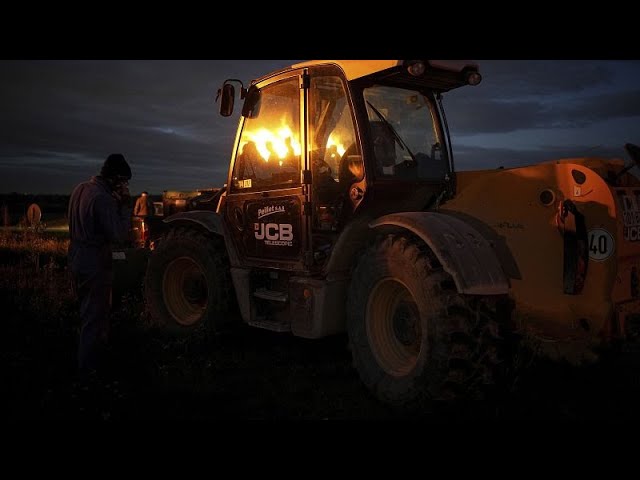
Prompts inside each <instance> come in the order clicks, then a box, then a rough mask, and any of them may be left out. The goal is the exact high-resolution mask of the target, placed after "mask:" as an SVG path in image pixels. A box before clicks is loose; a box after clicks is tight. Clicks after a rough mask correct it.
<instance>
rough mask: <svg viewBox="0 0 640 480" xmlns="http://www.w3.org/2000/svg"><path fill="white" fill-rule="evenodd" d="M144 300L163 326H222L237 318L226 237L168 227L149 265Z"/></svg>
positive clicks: (179, 332) (208, 329)
mask: <svg viewBox="0 0 640 480" xmlns="http://www.w3.org/2000/svg"><path fill="white" fill-rule="evenodd" d="M145 302H146V308H147V312H148V313H149V315H150V318H151V321H152V323H153V325H155V326H157V327H159V328H160V330H161V331H163V332H166V333H169V334H172V335H175V336H186V335H190V334H193V333H196V332H198V333H200V332H202V333H205V334H210V333H216V332H217V331H219V330H220V328H221V327H222V326H223V325H226V324H227V323H229V322H230V321H231V320H232V319H233V318H232V317H233V313H234V306H235V305H236V300H235V294H234V292H233V286H232V282H231V274H230V271H229V261H228V257H227V253H226V250H225V245H224V241H223V240H222V239H221V238H219V237H216V236H213V235H206V234H204V233H201V232H199V231H196V230H194V229H188V228H187V229H185V228H176V229H173V230H170V231H169V232H168V233H166V234H165V235H164V236H163V237H162V239H161V240H160V242H159V243H158V246H157V247H156V249H155V250H154V251H153V253H152V255H151V257H150V259H149V263H148V265H147V271H146V275H145Z"/></svg>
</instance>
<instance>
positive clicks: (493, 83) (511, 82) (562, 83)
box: [467, 60, 616, 97]
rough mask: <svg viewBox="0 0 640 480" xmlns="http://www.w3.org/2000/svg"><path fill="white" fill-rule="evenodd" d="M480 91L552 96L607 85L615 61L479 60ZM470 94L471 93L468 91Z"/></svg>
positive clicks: (610, 79) (612, 76) (505, 94)
mask: <svg viewBox="0 0 640 480" xmlns="http://www.w3.org/2000/svg"><path fill="white" fill-rule="evenodd" d="M478 63H479V65H480V71H481V72H482V74H483V77H484V80H483V83H482V84H480V86H479V87H478V89H479V90H482V89H488V90H491V91H492V92H493V91H495V92H496V94H499V95H501V96H508V97H510V96H514V95H552V94H559V93H566V92H572V93H576V92H581V91H583V90H586V89H589V88H593V87H600V86H606V85H610V84H611V83H612V82H613V81H614V79H615V73H614V71H615V70H614V69H615V66H616V65H615V63H614V62H598V61H590V60H482V61H479V62H478ZM467 93H468V94H470V95H472V94H473V92H467Z"/></svg>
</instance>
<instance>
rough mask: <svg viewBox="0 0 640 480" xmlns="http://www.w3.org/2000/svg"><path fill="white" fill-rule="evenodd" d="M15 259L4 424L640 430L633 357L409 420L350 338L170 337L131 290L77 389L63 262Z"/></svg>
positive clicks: (554, 368) (0, 339) (245, 333)
mask: <svg viewBox="0 0 640 480" xmlns="http://www.w3.org/2000/svg"><path fill="white" fill-rule="evenodd" d="M11 258H13V257H4V260H3V263H2V264H0V304H1V305H2V315H0V318H1V319H2V320H1V322H2V326H1V329H2V335H0V378H2V383H3V388H2V390H3V392H4V394H3V396H2V403H3V405H2V409H1V411H2V416H3V418H2V422H3V423H14V422H17V423H24V422H37V423H42V422H62V423H69V422H86V421H96V422H101V423H124V422H127V423H130V422H153V423H158V422H228V421H233V422H237V421H258V422H264V421H269V422H271V421H276V422H281V421H324V420H329V421H331V420H334V421H335V420H338V421H345V420H346V421H397V422H406V421H411V422H413V421H420V422H427V423H434V424H435V423H475V422H487V421H488V422H492V423H496V422H504V423H505V424H507V425H508V424H521V423H523V422H525V423H532V424H537V425H539V424H546V423H557V422H558V421H560V422H580V423H585V424H587V423H588V424H593V422H596V423H598V424H601V423H614V424H628V423H629V422H637V421H638V420H640V415H639V414H638V401H639V400H640V362H639V361H638V359H637V356H635V355H633V356H632V355H626V356H623V357H620V358H617V359H615V360H611V361H608V362H605V363H602V364H598V365H594V366H590V367H584V368H581V369H577V368H570V367H567V366H564V365H558V364H551V363H549V362H544V361H538V362H536V363H534V364H533V365H532V366H531V367H530V368H529V369H528V370H527V371H526V372H525V373H524V374H523V376H522V377H521V379H520V381H519V382H518V384H517V385H516V388H515V389H514V391H512V392H509V393H508V394H506V395H504V396H503V397H501V398H500V399H498V400H495V401H492V402H489V403H483V404H474V405H473V406H464V407H462V408H461V409H459V410H457V411H446V412H445V411H440V412H436V413H434V412H431V413H428V412H425V413H424V414H412V415H408V414H406V413H403V412H399V411H395V410H393V409H392V408H390V407H388V406H386V405H384V404H381V403H379V402H378V401H377V400H375V399H374V398H373V396H372V395H371V394H370V393H369V392H368V391H367V390H366V389H365V388H364V387H363V385H362V384H361V382H360V380H359V378H358V375H357V373H356V371H355V370H354V369H353V368H352V365H351V358H350V352H349V350H348V348H347V338H346V336H345V335H338V336H334V337H330V338H325V339H321V340H306V339H301V338H296V337H293V336H290V335H287V334H282V333H274V332H269V331H265V330H260V329H255V328H250V327H245V326H238V327H237V328H234V329H232V330H230V331H228V332H226V333H224V334H222V335H219V336H217V337H215V338H209V339H204V338H193V339H190V340H181V341H177V340H169V339H164V338H162V337H161V336H160V335H158V334H157V332H154V331H153V330H150V329H149V328H148V326H147V324H146V322H145V319H144V313H143V312H144V305H143V301H142V297H141V293H140V291H139V290H135V289H134V290H131V291H130V292H129V293H127V294H126V295H125V296H124V297H123V299H122V302H121V303H120V305H119V306H118V307H117V308H116V309H115V311H114V314H113V321H112V336H111V364H112V365H113V369H112V372H111V373H110V375H109V378H106V379H103V380H97V381H95V382H94V383H92V384H90V385H88V386H86V385H81V384H79V383H78V382H77V380H76V378H75V353H76V339H77V330H78V325H79V319H78V314H77V309H76V305H75V303H74V301H73V298H72V296H71V292H70V289H69V283H68V277H67V271H66V267H65V265H64V262H61V261H54V260H51V261H49V262H47V261H46V260H45V259H39V260H38V261H37V265H36V264H34V263H33V259H31V260H30V259H25V258H20V259H18V260H17V261H11Z"/></svg>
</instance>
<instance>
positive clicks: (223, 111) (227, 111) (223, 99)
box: [218, 83, 236, 117]
mask: <svg viewBox="0 0 640 480" xmlns="http://www.w3.org/2000/svg"><path fill="white" fill-rule="evenodd" d="M235 93H236V91H235V89H234V88H233V85H231V84H230V83H225V84H224V85H222V88H221V89H220V90H218V97H220V115H222V116H223V117H229V116H231V114H232V113H233V101H234V97H235Z"/></svg>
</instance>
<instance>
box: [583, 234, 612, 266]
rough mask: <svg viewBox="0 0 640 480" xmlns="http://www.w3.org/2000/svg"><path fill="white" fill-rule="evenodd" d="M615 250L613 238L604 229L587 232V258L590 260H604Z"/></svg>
mask: <svg viewBox="0 0 640 480" xmlns="http://www.w3.org/2000/svg"><path fill="white" fill-rule="evenodd" d="M615 249H616V243H615V240H614V239H613V236H612V235H611V234H610V233H609V232H607V231H606V230H605V229H604V228H594V229H591V230H589V258H590V259H591V260H599V261H602V260H606V259H607V258H609V257H610V256H611V254H612V253H613V252H614V251H615Z"/></svg>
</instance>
